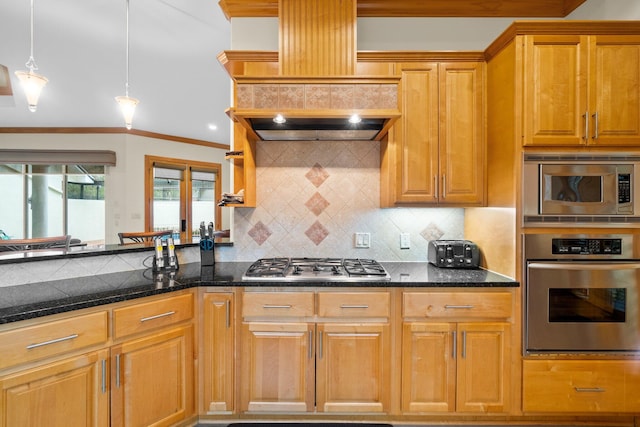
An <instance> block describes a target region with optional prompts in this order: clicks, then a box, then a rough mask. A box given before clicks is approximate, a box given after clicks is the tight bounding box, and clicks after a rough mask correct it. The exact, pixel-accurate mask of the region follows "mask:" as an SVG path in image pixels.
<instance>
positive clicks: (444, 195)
mask: <svg viewBox="0 0 640 427" xmlns="http://www.w3.org/2000/svg"><path fill="white" fill-rule="evenodd" d="M442 198H443V199H446V198H447V176H446V175H442Z"/></svg>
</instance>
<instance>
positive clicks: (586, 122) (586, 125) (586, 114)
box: [582, 111, 589, 141]
mask: <svg viewBox="0 0 640 427" xmlns="http://www.w3.org/2000/svg"><path fill="white" fill-rule="evenodd" d="M582 117H584V136H583V137H582V139H584V140H585V141H586V140H587V139H589V112H588V111H585V112H584V116H582Z"/></svg>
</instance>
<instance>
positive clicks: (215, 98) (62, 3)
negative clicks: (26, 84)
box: [0, 0, 231, 144]
mask: <svg viewBox="0 0 640 427" xmlns="http://www.w3.org/2000/svg"><path fill="white" fill-rule="evenodd" d="M125 5H126V2H125V0H49V1H43V0H35V46H34V57H35V60H36V63H37V65H38V67H39V70H38V72H39V73H40V74H42V75H44V76H46V77H47V78H48V79H49V83H48V84H47V86H46V87H45V88H44V90H43V93H42V95H41V97H40V101H39V103H38V110H37V111H36V112H35V113H31V112H29V111H28V109H27V103H26V100H25V98H24V94H23V92H22V89H21V88H20V87H19V84H18V81H17V78H16V77H15V75H14V71H16V70H26V67H25V65H24V64H25V62H26V61H27V59H28V58H29V33H30V30H29V10H30V1H29V0H1V1H0V64H2V65H5V66H6V67H8V68H9V73H10V75H11V83H12V86H13V97H0V127H123V126H124V121H123V119H122V116H121V113H120V111H119V109H118V106H117V104H116V101H115V100H114V97H115V96H118V95H124V83H125V69H126V68H125V57H126V55H125V47H126V42H125V33H126V26H125V13H126V12H125V11H126V6H125ZM129 23H130V27H129V37H130V54H129V58H130V60H129V62H130V72H129V73H130V75H129V86H130V90H129V94H130V96H132V97H134V98H138V99H139V100H140V104H138V107H137V109H136V113H135V116H134V118H133V128H134V129H138V130H143V131H150V132H157V133H162V134H167V135H175V136H180V137H187V138H195V139H200V140H204V141H211V142H220V143H223V144H228V143H229V134H230V131H229V130H230V126H231V123H230V120H229V118H228V117H227V116H226V114H225V113H224V110H225V109H226V108H228V107H229V106H230V105H231V101H230V79H229V76H228V74H227V73H226V71H225V70H224V68H223V67H222V66H221V65H220V63H219V62H218V61H217V59H216V56H217V55H218V53H220V52H221V51H223V50H226V49H229V48H230V23H229V21H227V20H226V18H225V17H224V15H223V14H222V11H221V10H220V8H219V6H218V2H217V1H216V0H130V9H129ZM211 124H214V125H216V126H217V129H216V130H211V129H210V127H209V126H210V125H211Z"/></svg>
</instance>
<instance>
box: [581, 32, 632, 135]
mask: <svg viewBox="0 0 640 427" xmlns="http://www.w3.org/2000/svg"><path fill="white" fill-rule="evenodd" d="M590 46H591V58H592V59H591V67H590V77H589V84H590V90H589V93H590V97H591V98H590V100H589V112H590V113H591V114H592V116H591V131H590V135H589V137H590V139H589V143H592V144H599V145H605V144H608V145H630V144H633V145H638V144H640V36H597V37H596V36H593V37H591V38H590Z"/></svg>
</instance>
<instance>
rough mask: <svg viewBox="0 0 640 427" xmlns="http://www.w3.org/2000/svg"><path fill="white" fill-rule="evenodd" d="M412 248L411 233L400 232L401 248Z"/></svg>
mask: <svg viewBox="0 0 640 427" xmlns="http://www.w3.org/2000/svg"><path fill="white" fill-rule="evenodd" d="M410 248H411V236H410V235H409V233H400V249H410Z"/></svg>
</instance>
